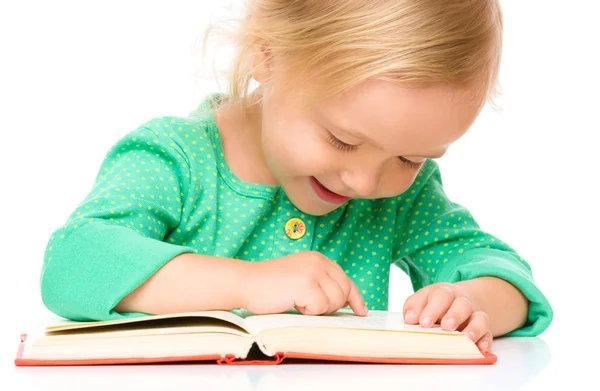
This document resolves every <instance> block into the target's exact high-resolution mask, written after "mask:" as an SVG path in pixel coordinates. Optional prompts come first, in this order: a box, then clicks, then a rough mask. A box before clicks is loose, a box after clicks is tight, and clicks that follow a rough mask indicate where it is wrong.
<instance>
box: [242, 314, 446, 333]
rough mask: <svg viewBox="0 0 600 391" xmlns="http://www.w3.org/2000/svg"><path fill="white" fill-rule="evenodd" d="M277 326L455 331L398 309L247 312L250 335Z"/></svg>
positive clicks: (247, 325)
mask: <svg viewBox="0 0 600 391" xmlns="http://www.w3.org/2000/svg"><path fill="white" fill-rule="evenodd" d="M277 327H335V328H345V329H366V330H386V331H414V332H426V333H432V332H433V333H448V334H456V333H458V332H457V331H443V330H442V329H441V328H440V326H439V325H435V326H433V327H430V328H422V327H420V326H418V325H409V324H405V323H404V318H403V316H402V313H400V312H388V311H369V314H368V315H367V316H366V317H361V316H358V315H355V314H354V313H353V312H352V311H350V310H346V309H341V310H339V311H338V312H336V313H334V314H331V315H321V316H311V315H302V314H295V313H286V314H275V315H261V316H249V317H247V318H246V328H247V329H248V331H250V333H252V334H253V335H257V334H258V333H259V332H261V331H262V330H265V329H270V328H277Z"/></svg>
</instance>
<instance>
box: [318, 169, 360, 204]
mask: <svg viewBox="0 0 600 391" xmlns="http://www.w3.org/2000/svg"><path fill="white" fill-rule="evenodd" d="M309 181H310V184H311V186H312V188H313V190H314V191H315V194H316V195H317V197H319V198H320V199H321V200H323V201H325V202H328V203H330V204H334V205H340V204H343V203H344V202H347V201H348V200H350V197H346V196H343V195H340V194H337V193H334V192H332V191H331V190H329V189H328V188H326V187H325V186H323V185H322V184H321V182H319V181H318V180H317V178H315V177H314V176H312V177H310V179H309Z"/></svg>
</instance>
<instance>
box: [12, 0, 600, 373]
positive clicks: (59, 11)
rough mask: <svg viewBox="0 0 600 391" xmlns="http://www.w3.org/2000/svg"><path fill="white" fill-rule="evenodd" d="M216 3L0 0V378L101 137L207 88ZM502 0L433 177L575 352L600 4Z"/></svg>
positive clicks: (587, 230)
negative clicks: (488, 67)
mask: <svg viewBox="0 0 600 391" xmlns="http://www.w3.org/2000/svg"><path fill="white" fill-rule="evenodd" d="M213 3H216V2H213V1H201V0H196V1H169V2H166V1H112V0H110V1H109V0H106V1H103V2H97V3H95V5H92V3H90V2H77V1H62V0H60V1H59V0H56V1H51V2H49V1H19V2H16V1H13V2H2V4H1V5H0V50H1V51H0V56H1V60H0V147H1V149H0V159H1V160H0V169H1V170H2V171H1V176H0V187H1V189H0V208H1V214H0V218H1V219H2V220H1V221H0V230H1V231H0V241H1V242H0V244H1V248H2V253H1V254H2V268H1V269H0V303H1V312H0V318H1V323H0V328H1V329H2V330H1V332H0V378H2V375H1V374H2V373H3V372H4V371H6V373H12V371H13V368H12V360H13V358H14V353H15V350H16V347H17V342H18V335H19V333H21V332H22V331H24V329H25V328H26V327H28V325H29V324H31V322H34V321H35V320H36V319H38V318H40V317H44V316H47V315H48V313H46V310H45V309H44V307H43V305H42V303H41V300H40V296H39V284H38V283H39V271H40V267H41V263H42V259H43V253H44V249H45V245H46V242H47V240H48V238H49V236H50V234H51V233H52V231H53V230H54V229H56V228H57V227H58V226H60V225H62V224H63V222H64V221H65V220H66V218H67V217H68V215H69V214H70V213H71V212H72V210H73V209H74V208H75V207H76V206H77V204H78V203H79V202H80V201H81V200H82V199H83V198H84V197H85V196H86V194H87V192H88V191H89V190H90V188H91V186H92V184H93V180H94V178H95V175H96V172H97V170H98V168H99V166H100V163H101V162H102V159H103V157H104V154H105V153H106V151H108V149H109V148H110V146H111V145H112V144H113V143H114V142H116V141H117V140H118V139H119V138H120V137H122V136H123V135H124V134H125V133H126V132H129V131H131V130H133V129H135V128H136V127H137V126H138V125H140V124H142V123H144V122H145V121H147V120H148V119H150V118H153V117H156V116H163V115H180V116H185V115H186V114H187V113H188V112H189V111H190V110H192V109H193V108H194V107H195V106H196V105H197V104H198V103H199V102H200V100H201V99H202V97H203V96H204V94H205V93H207V92H212V91H215V90H216V88H217V87H216V85H215V84H214V83H211V82H208V81H206V80H202V79H201V78H199V77H198V75H197V73H198V71H199V70H200V68H201V63H195V62H194V55H193V52H194V50H197V49H195V48H197V44H198V43H197V41H196V40H197V38H198V37H199V36H200V34H201V32H202V30H203V28H204V27H205V25H206V23H207V22H208V20H209V19H210V18H212V17H216V16H219V15H223V14H224V13H223V12H221V11H219V12H218V13H216V14H215V12H216V11H217V7H216V6H215V5H213ZM228 3H229V2H227V1H222V2H220V5H222V6H226V5H227V4H228ZM502 5H503V10H504V19H505V36H504V54H503V60H502V61H503V62H502V66H501V72H500V82H501V86H502V95H501V96H500V97H499V99H498V104H499V105H500V106H501V111H499V112H496V111H494V110H492V109H491V108H490V107H487V108H486V109H485V110H484V111H483V113H482V115H481V116H480V117H479V119H478V120H477V121H476V123H475V124H474V126H473V128H472V129H471V130H470V131H469V132H468V133H467V135H466V136H465V137H464V138H463V139H461V140H460V141H459V142H458V143H456V144H455V146H453V147H452V148H451V149H450V150H449V152H448V154H447V155H446V156H445V157H444V158H442V159H440V160H439V163H440V165H441V169H442V175H443V179H444V183H445V188H446V190H447V193H448V194H449V196H450V197H451V198H452V199H453V200H454V201H456V202H458V203H460V204H463V205H465V206H467V207H468V208H469V209H470V210H471V212H472V213H473V215H474V216H475V218H476V219H477V220H478V222H479V223H480V225H481V227H482V228H483V229H485V230H486V231H488V232H491V233H493V234H495V235H497V236H498V237H500V238H501V239H503V240H504V241H506V242H507V243H509V244H510V245H512V246H513V247H514V248H515V249H516V250H517V251H518V252H520V254H521V255H522V256H523V257H524V258H525V259H526V260H527V261H528V262H529V263H530V265H531V266H532V268H533V272H534V278H535V280H536V282H537V283H538V284H539V286H540V287H541V289H542V290H543V291H544V293H545V294H546V295H547V297H548V299H549V300H550V302H551V303H552V305H553V307H554V310H555V319H554V323H553V324H552V325H551V326H550V328H549V329H548V331H547V332H546V333H544V334H543V335H542V336H541V338H542V339H544V340H545V341H547V343H548V345H549V347H550V349H551V350H552V351H560V350H559V349H562V348H564V349H574V346H578V345H580V344H581V346H582V347H585V349H586V350H588V349H591V345H593V344H595V346H596V347H597V346H598V345H597V340H596V338H595V337H594V335H593V334H592V335H586V333H585V330H584V332H580V331H578V330H575V329H570V327H573V326H577V327H581V326H585V327H588V326H596V325H597V320H598V310H597V300H598V299H599V298H600V296H599V295H598V293H597V290H596V289H594V288H595V287H594V285H595V284H596V279H597V276H598V272H599V271H600V270H599V266H598V264H599V263H600V255H599V253H598V249H599V245H598V242H599V236H600V213H599V212H598V210H599V208H600V199H599V197H598V192H597V190H593V189H595V188H596V189H597V188H598V186H597V185H598V184H597V183H596V182H597V181H598V179H599V177H600V175H599V174H598V171H599V169H600V162H599V159H598V157H597V153H598V140H599V133H600V125H599V119H598V111H599V107H598V106H599V104H600V97H599V94H600V92H599V91H600V76H599V70H600V61H599V60H598V57H599V56H600V49H599V48H600V28H599V26H598V25H599V23H600V21H599V20H598V19H597V15H598V11H599V7H598V5H597V4H596V3H595V2H592V1H584V0H578V1H576V0H574V1H570V2H564V1H551V0H546V1H542V0H527V1H512V0H505V1H502ZM226 60H227V58H225V61H226ZM210 63H211V60H210V59H207V64H210ZM392 284H393V285H392V291H391V294H390V296H391V298H392V299H391V300H392V301H391V303H390V304H391V307H390V309H391V310H399V309H400V308H401V306H402V302H403V300H404V298H405V297H406V296H407V295H408V294H409V293H410V286H409V282H408V279H407V278H406V277H405V276H404V275H402V274H400V273H398V272H394V274H393V278H392ZM566 352H567V351H566V350H564V353H560V354H567V353H566Z"/></svg>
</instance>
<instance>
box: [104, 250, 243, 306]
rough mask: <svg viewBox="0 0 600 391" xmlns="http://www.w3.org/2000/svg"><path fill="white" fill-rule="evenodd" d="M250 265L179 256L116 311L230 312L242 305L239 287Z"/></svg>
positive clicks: (191, 255)
mask: <svg viewBox="0 0 600 391" xmlns="http://www.w3.org/2000/svg"><path fill="white" fill-rule="evenodd" d="M251 265H252V264H251V263H249V262H246V261H240V260H237V259H231V258H218V257H212V256H206V255H197V254H189V253H188V254H181V255H178V256H176V257H175V258H173V259H172V260H171V261H169V262H168V263H167V264H166V265H164V266H163V267H162V268H160V269H159V270H158V271H157V272H156V274H154V275H153V276H152V277H150V278H149V279H148V280H147V281H145V282H144V283H143V284H142V285H140V286H139V287H138V288H136V289H135V290H134V291H133V292H131V293H130V294H128V295H127V296H125V297H124V298H123V300H121V301H120V303H119V304H118V305H117V306H116V308H115V310H116V311H118V312H143V313H150V314H167V313H173V312H193V311H209V310H225V311H228V310H232V309H235V308H241V307H243V306H244V294H243V292H242V290H241V289H240V288H239V287H240V286H241V283H242V281H243V279H244V276H245V275H246V274H247V273H248V271H249V270H248V268H249V267H251Z"/></svg>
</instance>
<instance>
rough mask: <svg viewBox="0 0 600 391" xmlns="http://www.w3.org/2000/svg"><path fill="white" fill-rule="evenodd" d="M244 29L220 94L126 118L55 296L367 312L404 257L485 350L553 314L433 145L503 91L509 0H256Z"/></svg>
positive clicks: (408, 311)
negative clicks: (458, 195)
mask: <svg viewBox="0 0 600 391" xmlns="http://www.w3.org/2000/svg"><path fill="white" fill-rule="evenodd" d="M235 38H236V43H237V48H238V51H237V54H236V57H235V61H234V62H233V67H232V69H231V80H230V89H229V91H228V93H227V94H212V95H210V96H208V97H207V98H206V100H205V102H203V104H202V105H200V107H199V108H198V109H197V110H196V111H195V112H193V113H192V114H191V115H190V116H189V117H188V118H178V117H161V118H156V119H152V120H150V121H148V122H146V123H145V124H143V125H141V126H140V127H139V128H138V129H135V130H133V131H131V132H130V133H128V134H127V135H125V136H124V137H123V138H122V139H121V140H120V141H118V142H117V143H116V144H115V145H114V146H113V148H111V150H110V151H109V152H108V154H107V156H106V159H105V160H104V162H103V164H102V167H101V169H100V172H99V173H98V175H97V177H96V182H95V185H94V187H93V188H92V190H91V192H90V193H89V195H88V196H87V197H86V198H85V199H84V200H83V202H82V203H81V204H80V205H79V206H78V207H77V208H76V210H75V211H74V212H73V214H72V215H71V216H70V217H69V219H68V221H67V222H66V224H65V225H63V226H62V227H60V228H58V229H57V230H56V232H54V233H53V234H52V236H51V238H50V240H49V242H48V245H47V249H46V254H45V259H44V264H43V268H42V277H41V292H42V298H43V301H44V303H45V305H46V306H47V307H48V308H49V309H50V310H51V311H53V312H55V313H56V314H58V315H61V316H63V317H66V318H70V319H74V320H104V319H115V318H121V317H131V316H143V315H144V314H160V313H170V312H183V311H200V310H232V309H235V308H246V309H248V310H250V311H251V312H254V313H257V314H265V313H278V312H284V311H287V310H290V309H297V310H298V311H300V312H302V313H304V314H316V315H318V314H328V313H331V312H334V311H336V310H338V309H340V308H342V307H344V306H347V305H349V306H350V307H351V309H352V310H353V311H354V312H355V313H356V314H357V315H358V316H366V315H367V311H368V309H376V310H385V309H387V303H388V281H389V272H390V267H392V265H396V266H398V267H400V268H401V269H402V270H404V271H405V272H406V273H408V275H409V276H410V278H411V281H412V284H413V288H414V290H415V293H414V294H413V295H412V296H411V297H409V298H408V299H407V300H406V303H405V305H404V316H405V321H406V322H407V323H411V324H420V325H421V326H423V327H430V326H431V325H433V324H435V323H441V326H442V328H443V329H446V330H461V331H463V332H465V333H467V334H468V335H469V336H470V337H471V338H472V339H473V340H474V341H475V342H476V343H477V344H478V346H479V348H480V349H481V350H483V351H485V350H488V349H489V348H490V344H491V342H492V339H493V337H495V336H500V335H522V336H525V335H526V336H533V335H538V334H540V333H541V332H543V331H544V330H545V329H546V328H547V327H548V325H549V324H550V322H551V319H552V309H551V307H550V305H549V303H548V302H547V300H546V298H545V297H544V295H543V294H542V293H541V292H540V291H539V289H538V288H537V287H536V285H535V283H534V281H533V278H532V273H531V270H530V268H529V266H528V264H527V263H526V262H525V261H524V260H523V259H521V258H520V257H519V255H518V254H517V253H516V252H515V251H514V250H513V249H512V248H510V247H509V246H508V245H507V244H505V243H503V242H502V241H500V240H499V239H497V238H495V237H494V236H492V235H490V234H488V233H486V232H483V231H481V230H480V229H479V227H478V225H477V223H476V222H475V221H474V220H473V217H472V216H471V215H470V214H469V212H468V210H467V209H465V208H464V207H462V206H460V205H457V204H456V203H453V202H452V201H450V200H449V199H448V198H447V196H446V195H445V193H444V190H443V187H442V182H441V177H440V172H439V169H438V166H437V164H436V163H435V161H434V160H433V159H435V158H439V157H441V156H443V155H444V153H445V152H446V151H447V150H448V148H449V147H450V146H451V145H452V144H453V143H454V142H456V141H457V140H458V139H459V138H460V137H461V136H463V135H464V134H465V132H466V131H467V130H468V129H469V127H470V126H471V124H472V123H473V122H474V121H475V119H476V118H477V115H478V114H479V112H480V110H481V108H482V106H483V105H484V104H485V103H486V102H488V101H490V102H491V101H492V98H493V95H494V92H495V88H496V82H497V74H498V67H499V61H500V52H501V42H502V16H501V10H500V7H499V4H498V2H497V1H494V0H476V1H473V0H453V1H446V2H437V1H423V0H418V1H417V0H378V1H375V2H373V1H369V2H366V1H362V0H331V1H316V0H300V1H292V2H290V1H282V0H255V1H251V2H249V4H248V9H247V13H246V16H245V18H244V19H243V20H242V22H241V24H240V27H239V30H238V32H237V34H236V36H235ZM252 80H254V81H256V83H258V87H257V88H256V89H255V90H253V91H251V90H250V88H249V85H250V82H251V81H252Z"/></svg>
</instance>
